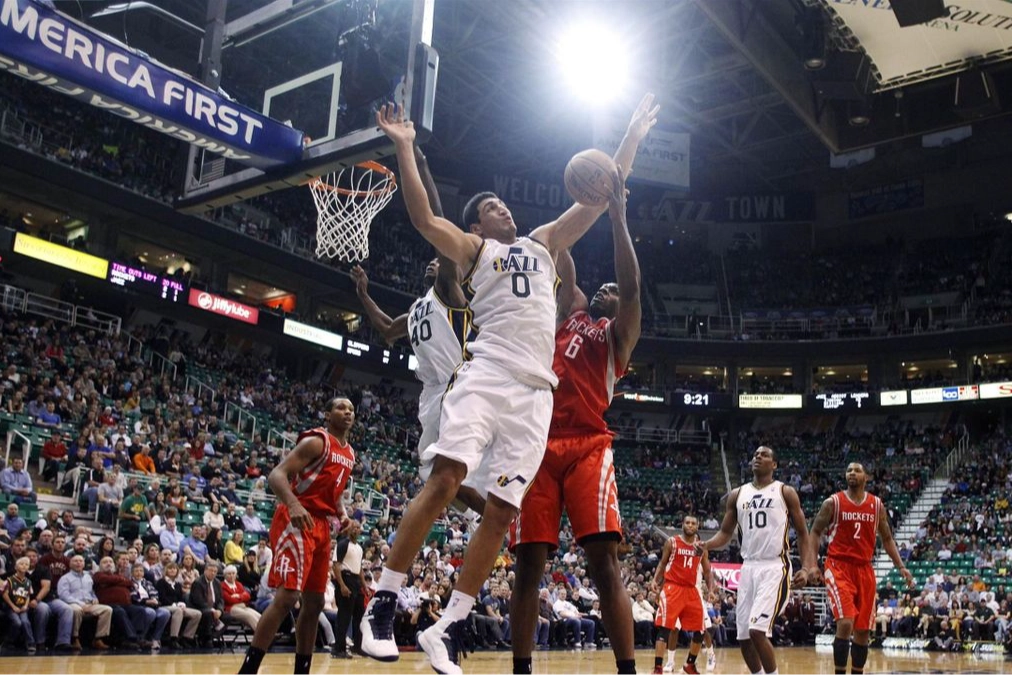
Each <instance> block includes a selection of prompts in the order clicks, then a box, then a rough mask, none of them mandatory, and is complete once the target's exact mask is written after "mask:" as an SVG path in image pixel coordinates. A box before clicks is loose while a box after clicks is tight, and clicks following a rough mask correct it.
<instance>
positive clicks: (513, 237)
mask: <svg viewBox="0 0 1012 675" xmlns="http://www.w3.org/2000/svg"><path fill="white" fill-rule="evenodd" d="M377 123H378V125H379V127H380V128H381V129H382V130H383V131H384V132H385V133H386V134H387V136H389V137H390V139H391V140H393V142H394V146H395V148H396V153H397V162H398V165H399V167H400V171H401V186H402V187H403V190H404V201H405V203H406V205H407V207H408V213H409V215H410V216H411V223H412V224H413V225H414V226H415V228H416V229H417V230H418V231H419V232H420V233H421V234H422V236H423V237H425V238H426V239H427V240H428V241H429V242H430V243H431V244H433V245H434V246H435V247H436V250H437V251H439V252H440V253H442V254H443V255H445V256H446V257H447V258H449V259H451V260H452V261H453V262H455V263H456V264H457V265H459V266H460V269H461V270H468V273H467V274H466V276H465V277H464V282H463V283H464V290H465V292H466V293H468V294H469V295H470V296H471V297H470V298H469V303H470V304H469V309H470V312H471V315H472V319H473V323H474V325H475V330H476V333H477V334H476V336H475V337H474V338H473V339H470V340H468V342H467V343H466V344H465V346H464V363H463V364H462V365H461V367H460V368H458V369H457V372H456V373H455V375H454V378H453V379H452V380H451V381H450V384H449V385H448V387H447V390H446V395H445V397H444V399H443V408H442V418H441V419H440V424H439V440H438V441H436V442H435V443H433V444H432V445H430V446H429V447H428V448H426V450H425V452H424V453H423V457H422V459H423V461H424V460H427V459H430V458H431V459H432V461H433V467H432V475H431V476H430V477H429V480H428V481H426V483H425V486H424V487H423V488H422V490H421V492H419V493H418V495H417V496H416V497H415V498H414V499H413V500H412V502H411V504H410V506H409V507H408V508H407V509H406V510H405V514H404V519H403V520H402V521H401V523H400V526H399V527H398V528H397V536H396V539H395V540H394V545H393V548H392V549H391V551H390V556H389V558H388V560H387V565H386V567H385V569H384V570H383V575H382V577H381V578H380V584H379V585H378V587H377V589H376V595H375V596H374V597H373V599H372V600H371V601H370V602H369V606H368V607H367V608H366V615H365V618H363V620H362V637H363V642H362V650H363V651H364V652H365V653H366V654H368V655H369V656H372V657H373V658H377V659H380V660H388V661H393V660H396V659H397V658H398V654H397V646H396V644H395V643H394V640H393V619H394V609H395V606H396V600H397V591H398V589H399V587H400V584H401V580H402V579H403V578H404V577H405V573H406V572H407V570H408V566H409V565H410V564H411V561H412V559H413V558H414V556H415V554H416V553H417V551H418V549H419V548H420V547H421V545H422V543H423V542H424V537H425V536H426V534H427V533H428V532H429V528H430V527H431V525H432V522H433V521H434V520H435V518H436V517H437V516H438V514H439V513H440V512H441V511H442V510H443V509H444V508H445V507H446V505H447V504H448V503H449V502H450V500H451V499H452V498H453V496H454V494H455V493H456V492H457V487H458V486H459V485H460V483H461V481H462V480H463V479H464V477H465V476H467V475H468V474H471V475H472V476H473V477H474V478H475V480H476V481H477V484H476V487H477V488H478V489H484V490H487V491H488V500H487V502H486V506H485V511H484V514H483V517H482V522H481V525H480V526H479V527H478V529H477V530H476V531H475V533H474V535H473V537H472V538H471V542H470V545H469V546H468V549H467V553H466V557H465V562H464V566H463V569H462V572H461V575H460V578H459V579H458V580H457V584H456V587H455V589H454V591H453V595H452V596H451V598H450V600H449V602H448V604H447V606H446V609H445V610H444V612H443V617H442V618H441V619H440V620H439V621H438V622H437V623H436V624H435V625H434V626H432V627H431V628H430V629H428V630H426V631H425V632H423V633H421V634H420V635H419V637H418V643H419V645H420V646H421V647H422V649H423V650H424V651H425V652H426V654H427V655H428V656H429V659H430V662H431V664H432V667H433V668H434V669H435V670H436V671H437V672H440V673H460V672H462V671H461V669H460V666H459V665H458V664H457V648H456V647H457V644H458V642H457V640H455V639H454V638H455V637H456V636H457V635H458V631H459V629H460V628H461V627H462V623H463V620H464V619H466V618H467V616H468V614H469V613H470V611H471V607H472V606H473V605H474V601H475V598H474V596H475V595H476V594H477V593H478V590H479V589H480V588H481V585H482V583H483V582H484V581H485V580H486V579H487V578H488V573H489V571H490V570H491V568H492V564H493V562H494V561H495V557H496V555H497V554H498V552H499V549H500V547H501V546H502V542H503V538H504V536H505V534H506V531H507V529H508V528H509V524H510V522H511V521H512V520H513V518H514V517H515V516H516V514H517V512H518V510H519V507H520V503H521V501H522V499H523V495H524V491H525V490H526V487H527V485H528V484H530V482H531V481H533V479H534V475H535V474H536V473H537V470H538V467H539V466H540V464H541V458H542V457H543V455H544V452H545V443H546V439H547V436H548V425H549V422H550V420H551V415H552V387H554V386H555V385H556V384H557V382H558V379H557V378H556V376H555V374H554V373H553V372H552V357H553V355H554V352H555V339H554V338H555V291H556V271H555V258H556V255H557V253H558V252H559V251H562V250H565V249H567V248H569V247H570V246H572V245H573V244H574V243H575V242H576V241H577V240H579V238H580V237H582V236H583V234H584V233H585V232H586V231H587V230H588V229H590V226H591V225H593V223H594V222H595V221H596V220H597V219H598V218H599V217H600V216H601V214H602V213H604V210H605V206H604V205H602V206H601V207H599V208H591V207H587V206H580V205H575V206H573V207H571V208H570V209H569V210H567V211H566V212H565V213H564V214H562V215H561V216H560V217H559V218H558V220H555V221H553V222H551V223H548V224H547V225H542V226H541V227H538V228H537V229H535V230H534V231H533V232H532V233H531V235H530V236H529V237H521V238H517V227H516V224H515V223H514V222H513V217H512V215H511V214H510V212H509V209H507V208H506V205H505V204H503V202H502V201H501V200H499V199H498V198H497V197H496V196H495V195H494V194H491V193H480V194H479V195H476V196H475V197H473V198H472V199H471V200H470V202H468V205H467V206H466V207H465V209H464V225H465V226H466V227H467V228H468V229H469V230H470V231H469V232H464V231H462V230H461V229H460V228H458V227H457V226H455V225H454V224H453V223H451V222H450V221H448V220H446V219H444V218H439V217H437V216H436V215H435V214H433V212H432V209H431V208H430V207H429V203H428V200H427V199H426V198H425V191H424V189H423V187H422V183H421V180H420V177H419V174H418V167H417V166H416V164H415V158H414V154H413V151H412V143H413V142H414V138H415V130H414V128H413V125H412V124H411V122H405V121H403V111H402V110H396V109H394V108H393V107H392V106H384V107H383V108H382V109H381V110H380V111H379V112H378V113H377ZM635 152H636V147H635V144H633V143H628V144H625V143H624V144H623V147H621V148H619V152H618V154H617V156H616V162H617V164H618V165H620V166H621V165H623V159H624V160H625V161H624V164H625V165H626V166H629V165H631V159H632V158H633V157H635ZM612 178H613V184H614V189H615V190H616V191H617V190H622V189H623V187H622V183H621V180H620V179H619V177H618V175H614V176H613V177H612Z"/></svg>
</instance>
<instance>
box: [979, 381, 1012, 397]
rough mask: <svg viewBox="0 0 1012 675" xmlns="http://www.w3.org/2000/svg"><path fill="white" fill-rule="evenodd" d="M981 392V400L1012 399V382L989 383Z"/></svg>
mask: <svg viewBox="0 0 1012 675" xmlns="http://www.w3.org/2000/svg"><path fill="white" fill-rule="evenodd" d="M979 390H980V397H981V398H1012V382H988V383H987V384H982V385H980V386H979Z"/></svg>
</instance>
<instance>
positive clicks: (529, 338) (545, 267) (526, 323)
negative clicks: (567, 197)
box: [463, 237, 559, 389]
mask: <svg viewBox="0 0 1012 675" xmlns="http://www.w3.org/2000/svg"><path fill="white" fill-rule="evenodd" d="M463 288H464V293H465V295H467V296H468V308H469V310H470V312H471V316H472V323H473V326H474V331H473V332H472V333H471V337H469V338H468V341H467V343H466V344H465V345H464V359H465V360H468V359H470V358H475V359H478V358H480V359H484V360H486V361H488V362H490V363H494V364H495V365H496V366H497V367H498V368H500V369H502V370H505V371H507V372H509V373H510V374H511V375H512V376H513V377H514V378H515V379H516V380H517V381H519V382H522V383H524V384H527V385H529V386H531V387H535V388H541V389H544V388H549V387H554V386H555V385H556V384H558V381H559V378H558V377H556V375H555V373H554V372H552V356H553V355H554V353H555V293H556V290H557V288H558V277H557V276H556V273H555V259H554V258H553V256H552V253H551V251H549V250H548V249H547V248H546V247H545V246H544V245H543V244H541V243H540V242H538V241H535V240H533V239H529V238H527V237H521V238H519V239H517V240H516V241H515V242H512V243H510V244H504V243H502V242H498V241H495V240H492V239H486V240H485V241H484V242H482V245H481V248H480V249H479V250H478V255H477V256H476V258H475V261H474V265H473V266H472V268H471V270H470V272H468V274H467V276H466V277H465V278H464V281H463Z"/></svg>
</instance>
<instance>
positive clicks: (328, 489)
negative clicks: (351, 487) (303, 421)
mask: <svg viewBox="0 0 1012 675" xmlns="http://www.w3.org/2000/svg"><path fill="white" fill-rule="evenodd" d="M308 436H318V437H320V438H322V439H323V452H322V453H321V454H320V456H319V458H317V459H316V460H314V461H313V462H311V463H310V464H309V465H308V466H306V468H304V469H303V470H302V471H300V472H299V473H298V474H296V475H295V477H294V478H293V479H292V482H291V486H292V492H294V493H295V496H296V497H298V499H299V503H300V504H302V507H303V508H304V509H306V510H307V511H309V513H311V514H313V515H317V516H336V515H337V514H338V505H339V504H340V503H341V494H342V493H343V492H344V486H345V485H346V484H347V483H348V477H349V476H351V471H352V469H354V468H355V452H354V451H353V450H352V448H351V446H350V445H343V444H342V443H341V441H339V440H337V439H336V438H334V436H332V435H331V434H330V433H329V432H328V431H327V430H326V429H324V428H323V427H318V428H316V429H309V430H307V431H303V432H302V433H301V434H299V440H300V441H301V440H302V439H303V438H306V437H308Z"/></svg>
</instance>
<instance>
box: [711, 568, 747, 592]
mask: <svg viewBox="0 0 1012 675" xmlns="http://www.w3.org/2000/svg"><path fill="white" fill-rule="evenodd" d="M710 567H711V568H713V576H714V578H715V579H716V580H717V583H718V584H720V587H721V588H723V589H725V590H728V591H737V590H738V584H739V583H740V582H741V565H740V564H738V563H717V562H715V563H710Z"/></svg>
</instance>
